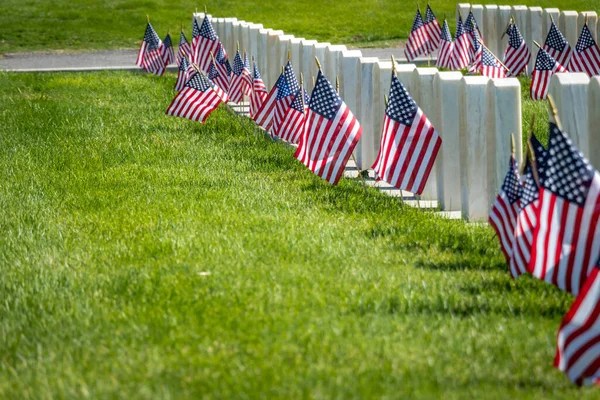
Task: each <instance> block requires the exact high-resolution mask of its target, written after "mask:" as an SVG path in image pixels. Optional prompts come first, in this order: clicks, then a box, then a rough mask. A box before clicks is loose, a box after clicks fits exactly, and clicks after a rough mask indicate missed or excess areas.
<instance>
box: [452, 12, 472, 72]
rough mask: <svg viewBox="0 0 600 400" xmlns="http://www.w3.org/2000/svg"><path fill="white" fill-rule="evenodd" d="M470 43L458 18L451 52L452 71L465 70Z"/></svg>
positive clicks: (467, 63)
mask: <svg viewBox="0 0 600 400" xmlns="http://www.w3.org/2000/svg"><path fill="white" fill-rule="evenodd" d="M470 46H471V42H470V39H469V34H468V33H467V32H465V29H464V27H463V23H462V19H461V17H460V15H459V16H458V21H456V34H455V35H454V49H453V50H454V51H453V52H452V60H453V66H454V69H456V70H460V69H463V68H466V67H467V66H468V65H469V60H470V57H469V48H470Z"/></svg>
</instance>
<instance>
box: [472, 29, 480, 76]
mask: <svg viewBox="0 0 600 400" xmlns="http://www.w3.org/2000/svg"><path fill="white" fill-rule="evenodd" d="M477 32H478V31H477V29H475V30H473V33H472V36H473V38H474V39H475V40H473V58H472V59H471V65H469V72H471V73H476V72H480V71H481V67H482V65H481V63H482V57H483V45H482V44H481V41H480V40H481V39H480V38H479V33H477Z"/></svg>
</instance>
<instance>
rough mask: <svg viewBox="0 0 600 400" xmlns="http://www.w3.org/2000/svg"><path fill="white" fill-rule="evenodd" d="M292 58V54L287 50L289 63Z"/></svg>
mask: <svg viewBox="0 0 600 400" xmlns="http://www.w3.org/2000/svg"><path fill="white" fill-rule="evenodd" d="M291 58H292V52H291V51H290V50H289V49H288V59H287V60H288V61H290V59H291Z"/></svg>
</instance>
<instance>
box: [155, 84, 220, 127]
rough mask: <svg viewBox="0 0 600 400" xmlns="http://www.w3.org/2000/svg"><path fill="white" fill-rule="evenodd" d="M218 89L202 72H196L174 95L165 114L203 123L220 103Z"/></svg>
mask: <svg viewBox="0 0 600 400" xmlns="http://www.w3.org/2000/svg"><path fill="white" fill-rule="evenodd" d="M220 91H221V89H219V88H217V87H216V86H214V85H213V83H212V82H210V81H209V80H208V79H207V78H206V77H205V76H204V74H202V73H196V74H194V75H192V77H191V78H190V79H189V81H188V82H187V83H186V84H185V87H184V88H183V90H182V91H180V92H179V93H178V94H177V96H175V98H174V99H173V101H172V102H171V105H169V108H167V112H166V114H167V115H172V116H174V117H182V118H187V119H191V120H192V121H199V122H201V123H204V121H206V118H207V117H208V115H209V114H210V113H211V112H213V111H214V110H215V109H216V108H217V107H218V106H219V104H221V96H222V94H221V93H219V92H220Z"/></svg>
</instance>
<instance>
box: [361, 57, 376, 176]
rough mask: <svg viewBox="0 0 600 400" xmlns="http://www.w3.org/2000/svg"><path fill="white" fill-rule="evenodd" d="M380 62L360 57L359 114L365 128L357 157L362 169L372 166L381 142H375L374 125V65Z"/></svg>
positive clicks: (374, 58) (371, 58)
mask: <svg viewBox="0 0 600 400" xmlns="http://www.w3.org/2000/svg"><path fill="white" fill-rule="evenodd" d="M377 62H379V59H378V58H376V57H362V58H361V59H360V66H359V67H360V104H359V106H358V109H359V113H358V115H357V118H358V120H359V121H360V126H361V127H362V129H363V133H362V136H361V138H360V142H359V143H358V146H356V147H357V151H356V158H357V161H358V164H359V166H360V168H361V169H367V168H371V166H372V165H373V163H374V162H375V156H377V153H376V148H378V147H379V143H378V142H377V143H376V142H375V132H374V126H373V113H374V103H375V98H374V95H373V77H374V71H373V69H374V66H375V64H376V63H377Z"/></svg>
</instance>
